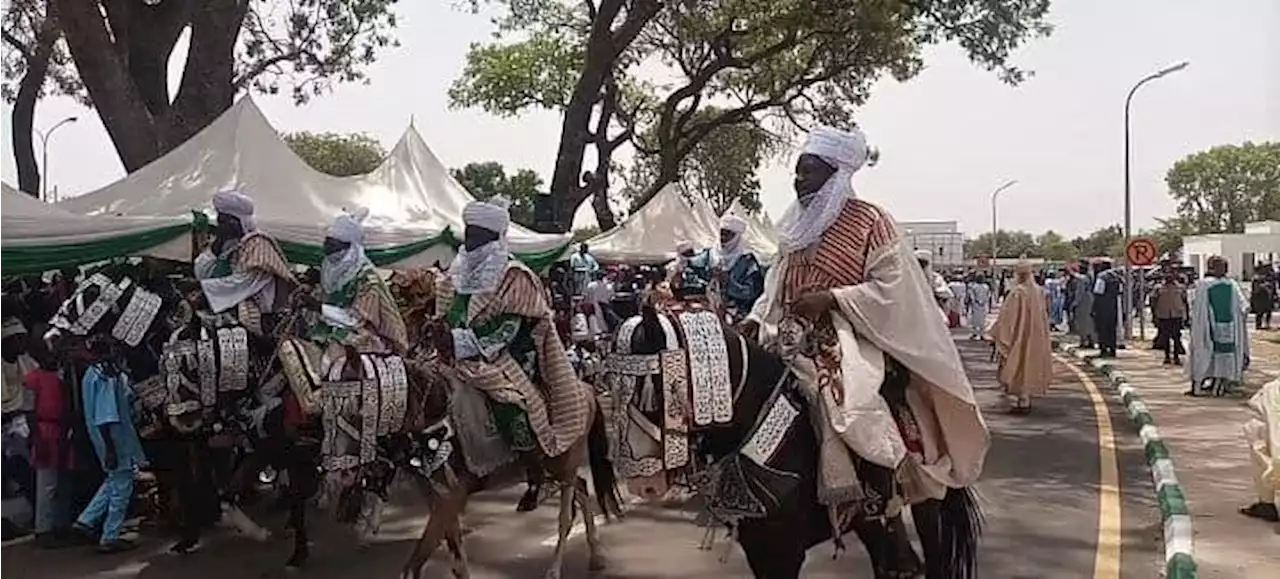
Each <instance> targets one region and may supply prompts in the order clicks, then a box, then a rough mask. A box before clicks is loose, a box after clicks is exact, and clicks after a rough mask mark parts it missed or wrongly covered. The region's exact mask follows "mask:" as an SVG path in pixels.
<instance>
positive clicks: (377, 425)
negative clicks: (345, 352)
mask: <svg viewBox="0 0 1280 579" xmlns="http://www.w3.org/2000/svg"><path fill="white" fill-rule="evenodd" d="M326 361H327V362H329V363H328V364H327V365H326V366H327V374H326V375H325V379H324V380H323V381H322V382H321V383H320V396H319V402H320V409H321V419H322V423H323V426H324V438H323V439H322V440H321V443H320V454H321V465H322V466H323V468H324V469H325V470H326V471H330V472H332V471H341V470H347V469H352V468H355V467H358V466H362V465H365V464H369V463H371V462H373V461H374V459H376V458H377V450H378V446H377V445H378V438H379V437H383V436H387V435H391V434H396V433H399V432H401V431H402V430H403V428H404V420H405V410H406V398H407V396H408V390H409V384H408V376H407V373H406V372H405V365H404V360H402V359H401V358H400V357H399V356H394V355H379V354H360V355H359V359H358V360H352V361H351V365H354V366H355V372H354V373H355V374H356V375H358V377H356V378H352V377H350V376H351V372H350V371H349V368H348V366H349V364H348V360H347V359H346V358H345V356H342V357H334V358H333V359H332V360H331V361H328V360H326Z"/></svg>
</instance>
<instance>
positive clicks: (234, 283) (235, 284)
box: [193, 249, 276, 314]
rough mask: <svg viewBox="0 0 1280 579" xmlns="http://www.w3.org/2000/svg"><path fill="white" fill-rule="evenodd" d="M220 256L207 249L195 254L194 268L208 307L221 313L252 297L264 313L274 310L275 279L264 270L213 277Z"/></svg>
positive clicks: (214, 311)
mask: <svg viewBox="0 0 1280 579" xmlns="http://www.w3.org/2000/svg"><path fill="white" fill-rule="evenodd" d="M217 261H218V258H217V257H215V256H214V255H213V252H212V251H210V250H208V249H206V250H204V251H202V252H200V255H198V256H196V261H195V264H194V267H193V269H194V270H195V274H196V278H197V279H199V280H200V288H201V289H202V290H204V297H205V299H206V300H208V302H209V309H211V310H213V313H215V314H218V313H222V312H225V311H227V310H229V309H231V308H234V307H236V306H238V305H240V302H242V301H244V300H247V299H250V298H253V299H254V300H255V301H257V302H258V309H259V311H261V312H262V313H264V314H268V313H271V312H273V311H275V300H276V278H275V276H273V275H271V274H268V273H266V272H262V271H248V272H235V273H232V274H230V275H224V276H222V277H212V275H213V268H214V266H215V265H216V264H217Z"/></svg>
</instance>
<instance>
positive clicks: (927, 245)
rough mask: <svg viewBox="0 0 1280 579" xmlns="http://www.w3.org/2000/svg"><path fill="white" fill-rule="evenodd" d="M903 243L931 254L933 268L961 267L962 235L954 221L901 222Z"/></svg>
mask: <svg viewBox="0 0 1280 579" xmlns="http://www.w3.org/2000/svg"><path fill="white" fill-rule="evenodd" d="M898 225H899V226H900V227H902V232H903V237H904V241H906V243H907V245H910V246H911V248H912V249H913V250H914V249H926V250H928V251H929V252H930V253H932V254H933V263H934V265H935V266H940V267H950V266H955V267H959V266H963V265H965V261H964V234H963V233H960V231H958V225H957V223H956V222H955V221H903V222H900V223H899V224H898Z"/></svg>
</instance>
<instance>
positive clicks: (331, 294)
mask: <svg viewBox="0 0 1280 579" xmlns="http://www.w3.org/2000/svg"><path fill="white" fill-rule="evenodd" d="M368 215H369V211H368V210H367V209H363V208H362V209H358V210H356V211H354V212H352V213H343V214H342V215H339V216H338V218H337V219H335V220H334V221H333V225H331V226H329V231H328V232H327V233H326V234H325V238H324V248H323V251H324V259H323V261H321V262H320V292H321V293H320V298H321V304H320V314H321V316H320V318H321V319H320V322H319V323H317V324H316V326H315V327H313V328H312V329H311V335H310V337H311V338H312V339H316V340H318V341H323V342H330V343H341V344H346V345H350V346H352V347H354V348H355V349H356V351H358V352H360V353H369V354H398V355H404V354H405V353H406V352H407V351H408V349H409V337H408V331H407V330H406V329H405V325H404V318H403V317H401V315H400V310H399V309H398V308H397V307H396V302H395V298H394V297H392V295H391V290H390V289H388V288H387V284H386V283H384V282H383V281H382V277H381V276H379V275H378V272H377V270H375V269H374V267H373V262H371V261H369V257H368V256H367V255H365V252H364V219H365V218H366V217H368Z"/></svg>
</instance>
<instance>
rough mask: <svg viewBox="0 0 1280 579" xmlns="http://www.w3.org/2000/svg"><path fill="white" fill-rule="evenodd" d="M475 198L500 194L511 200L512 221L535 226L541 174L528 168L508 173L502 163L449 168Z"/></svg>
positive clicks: (540, 189)
mask: <svg viewBox="0 0 1280 579" xmlns="http://www.w3.org/2000/svg"><path fill="white" fill-rule="evenodd" d="M449 172H450V173H451V174H452V175H453V178H454V179H457V180H458V182H459V183H462V186H463V187H466V188H467V191H470V192H471V194H472V195H475V196H476V198H478V199H488V198H489V197H493V196H495V195H502V196H503V197H506V198H507V199H509V200H510V201H511V220H512V221H514V222H516V223H519V224H520V225H523V226H525V227H533V226H534V219H535V217H534V208H535V205H536V203H537V199H538V196H539V195H541V192H542V177H539V176H538V174H537V173H536V172H534V171H532V170H530V169H520V170H518V171H516V172H515V173H512V174H511V175H510V176H508V175H507V171H506V169H504V168H503V167H502V164H501V163H498V162H495V161H488V162H485V163H467V165H466V166H464V167H463V168H461V169H452V170H450V171H449Z"/></svg>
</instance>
